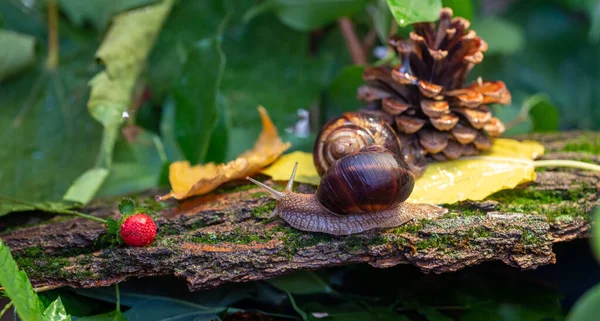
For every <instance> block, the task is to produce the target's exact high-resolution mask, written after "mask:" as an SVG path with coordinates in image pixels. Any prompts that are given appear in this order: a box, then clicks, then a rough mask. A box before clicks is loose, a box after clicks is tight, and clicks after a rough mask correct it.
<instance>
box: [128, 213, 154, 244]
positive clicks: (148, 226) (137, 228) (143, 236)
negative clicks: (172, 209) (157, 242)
mask: <svg viewBox="0 0 600 321" xmlns="http://www.w3.org/2000/svg"><path fill="white" fill-rule="evenodd" d="M155 236H156V224H154V221H153V220H152V219H151V218H150V216H148V215H146V214H142V213H140V214H135V215H133V216H130V217H128V218H127V219H126V220H125V222H123V224H121V238H122V239H123V241H125V244H127V245H129V246H146V245H148V244H150V243H152V240H154V237H155Z"/></svg>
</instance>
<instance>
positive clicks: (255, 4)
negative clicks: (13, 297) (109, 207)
mask: <svg viewBox="0 0 600 321" xmlns="http://www.w3.org/2000/svg"><path fill="white" fill-rule="evenodd" d="M166 2H168V1H167V0H165V1H164V3H166ZM52 3H54V1H52V0H39V1H25V0H0V195H1V196H4V197H10V198H14V199H19V200H21V201H19V202H2V201H0V216H2V215H4V214H8V213H10V212H13V211H24V210H29V209H31V208H42V207H43V206H50V207H52V208H69V207H72V206H76V205H77V204H75V203H72V202H68V203H64V202H62V203H59V202H58V201H61V200H62V199H63V198H65V199H68V200H71V201H77V202H80V203H87V202H88V201H89V200H90V199H91V198H92V197H106V196H115V195H124V194H127V193H131V192H136V191H140V190H144V189H148V188H156V187H163V188H167V187H168V181H167V179H166V177H167V169H168V164H169V163H170V162H173V161H176V160H184V159H187V160H189V161H190V162H192V163H204V162H209V161H214V162H223V161H228V160H231V159H233V158H235V157H236V156H237V155H238V154H239V153H241V152H242V151H244V150H246V149H248V148H250V147H251V146H252V144H253V143H254V141H255V139H256V137H257V136H258V133H259V131H260V121H259V115H258V112H257V110H256V108H257V106H258V105H263V106H265V107H266V108H267V110H268V112H269V114H270V115H271V117H272V118H273V120H274V122H275V124H276V125H277V126H278V128H279V130H280V134H281V136H283V138H284V140H288V141H291V142H292V144H293V148H292V149H293V150H306V151H309V150H311V148H312V144H313V141H314V138H315V134H316V132H317V131H318V130H319V129H320V126H321V125H322V124H323V123H324V122H325V121H326V120H327V119H328V118H330V117H333V116H336V115H339V114H340V113H342V112H344V111H352V110H355V109H357V108H359V107H360V102H358V101H357V100H356V99H355V97H356V88H357V86H358V85H360V84H361V81H362V80H361V73H362V67H361V66H357V65H353V63H352V59H351V56H350V54H349V52H348V49H347V47H346V44H345V42H344V37H343V36H342V33H341V32H340V29H339V28H338V25H337V23H336V20H337V19H339V18H340V17H344V16H347V17H350V18H351V20H352V22H353V24H354V27H355V30H356V33H357V35H358V36H359V37H360V38H364V37H366V35H367V34H369V33H373V34H374V35H376V36H377V37H376V43H375V46H374V47H372V48H370V50H369V51H368V52H367V53H368V57H369V63H371V64H376V63H382V62H384V61H389V60H392V59H394V57H390V56H386V55H385V38H386V36H387V34H388V32H389V30H390V29H391V27H392V23H393V21H394V18H395V19H396V20H397V21H399V22H400V24H401V25H402V26H400V27H399V28H398V30H397V32H398V33H399V34H401V35H407V34H408V32H409V30H410V27H409V26H403V24H409V23H410V22H415V21H422V20H431V19H434V18H435V16H436V15H437V12H438V10H439V8H440V7H441V6H442V5H444V6H450V7H452V8H453V10H454V12H455V15H457V16H463V17H465V18H468V19H470V20H471V21H472V29H474V30H475V31H476V32H477V33H478V34H479V35H481V36H482V37H483V38H484V40H486V41H487V42H488V44H489V50H488V52H487V53H486V54H485V59H484V61H483V63H482V64H480V65H478V66H476V68H475V69H474V70H473V71H472V72H471V74H470V76H469V78H470V79H471V80H474V79H476V78H477V77H479V76H481V77H483V78H484V79H489V80H496V79H499V80H503V81H505V82H506V84H507V86H508V88H509V89H510V90H511V92H512V95H513V103H512V105H511V106H508V107H495V108H494V111H495V112H496V114H497V115H498V116H499V117H500V118H501V119H502V120H504V121H505V122H506V123H511V122H512V121H514V120H515V119H518V117H519V115H520V116H521V117H522V121H520V122H517V123H518V124H517V125H516V126H514V127H512V128H511V129H510V130H509V131H508V132H507V134H508V135H511V134H521V133H526V132H531V131H556V130H572V129H579V130H594V129H595V130H597V129H600V108H598V107H597V106H598V104H599V102H600V90H599V87H600V83H599V80H600V59H598V57H600V44H599V41H600V4H599V3H598V2H597V1H594V0H555V1H546V0H513V1H509V0H498V1H491V0H445V1H441V2H440V1H439V0H427V1H425V0H424V1H410V0H388V1H386V0H304V1H299V0H264V1H258V0H247V1H234V0H224V1H222V0H204V1H196V0H179V1H174V2H173V5H172V7H171V10H170V12H169V13H168V16H167V18H166V21H165V23H164V25H162V26H156V27H157V28H159V30H160V32H159V34H158V37H157V39H156V41H155V43H154V45H153V46H151V48H152V50H151V52H150V54H149V57H148V58H147V59H146V60H144V59H142V60H141V61H139V64H140V65H139V66H140V68H141V74H140V75H139V77H137V81H136V83H135V86H134V87H133V88H132V89H131V90H129V89H128V91H131V99H130V101H127V99H126V100H125V102H126V103H127V105H126V108H127V111H128V114H129V117H128V118H127V119H125V120H118V121H116V123H119V122H124V124H123V126H122V127H120V128H119V131H118V132H116V133H117V138H116V143H115V144H114V146H113V144H112V143H108V142H107V139H106V137H104V138H103V133H104V136H106V135H107V134H106V132H107V129H105V128H103V126H102V125H101V124H100V123H99V122H98V121H96V120H95V119H94V118H93V117H92V116H91V115H90V113H89V112H88V101H89V99H90V80H91V79H92V77H94V75H97V74H98V73H100V72H103V71H106V70H107V69H106V66H107V65H109V66H110V64H109V60H108V59H107V60H106V61H105V60H103V62H104V63H106V65H103V64H100V63H98V60H97V59H96V58H97V57H95V52H96V51H97V50H98V48H99V47H100V45H101V44H102V43H103V42H104V41H107V40H106V35H107V34H108V33H109V30H111V29H110V28H111V25H112V24H111V21H112V20H111V19H112V18H114V17H115V15H117V14H119V13H122V12H131V11H134V10H136V9H140V8H142V9H143V8H146V7H147V6H155V5H158V4H159V3H163V2H161V1H155V0H116V1H109V2H107V1H101V0H88V1H81V0H57V1H56V3H57V6H58V10H59V20H58V22H59V23H58V34H59V43H58V44H59V46H58V47H59V63H58V65H57V66H56V68H48V64H47V56H48V54H49V51H50V50H49V47H48V43H49V39H48V35H49V30H48V28H49V27H48V26H49V22H48V18H47V11H48V8H49V6H50V5H51V4H52ZM390 9H391V10H390ZM392 13H393V14H392ZM143 23H156V22H149V21H139V23H138V24H137V26H138V28H139V26H141V24H143ZM130 27H131V28H136V25H135V24H133V25H131V26H130ZM151 27H152V26H151ZM130 31H131V30H130ZM120 32H121V34H122V35H125V36H127V34H128V32H127V30H126V28H125V29H123V30H121V31H120ZM138 49H139V48H138ZM127 50H132V51H129V52H128V51H127ZM135 50H136V48H135V47H134V48H125V49H123V50H121V51H120V53H119V54H120V56H119V55H117V56H116V57H113V58H114V59H113V60H112V63H116V64H118V63H119V62H122V61H125V60H126V59H125V58H127V57H128V55H131V54H132V53H136V51H135ZM382 52H383V54H382ZM376 53H377V54H376ZM388 53H389V52H388ZM108 71H110V70H108ZM108 74H109V76H110V77H112V78H111V79H112V80H114V81H119V80H122V79H123V78H120V75H118V74H111V73H110V72H109V73H108ZM116 89H123V88H122V87H117V88H116ZM113 96H117V95H116V93H113V94H111V93H110V91H109V92H108V93H107V95H106V97H105V98H107V101H110V100H111V99H114V98H115V97H113ZM300 109H306V110H308V111H309V112H310V115H311V117H310V120H311V131H310V133H308V134H309V135H308V136H307V137H304V136H299V135H297V133H295V132H294V131H286V130H285V129H287V128H292V127H293V126H294V124H295V123H296V122H297V121H298V120H299V118H298V115H297V112H298V110H300ZM95 115H97V114H95ZM104 125H106V124H104ZM86 171H87V172H86ZM84 173H88V174H86V175H83V174H84ZM74 182H76V184H75V185H73V184H74ZM72 186H75V188H73V189H71V190H70V191H69V192H67V191H68V190H69V187H72ZM97 188H99V189H98V190H96V189H97ZM22 201H25V202H30V203H32V204H33V203H35V204H37V205H35V206H34V205H31V206H28V205H24V204H26V203H22ZM43 202H44V203H43ZM304 277H306V276H304ZM309 277H310V276H309ZM330 277H331V276H325V277H324V278H326V279H328V282H327V283H323V281H320V282H317V284H316V285H314V286H315V287H319V286H321V288H320V290H318V291H317V292H318V293H327V294H330V293H331V291H333V290H332V288H331V287H330V285H328V284H333V283H334V279H335V278H334V277H331V279H329V278H330ZM311 278H312V280H313V281H314V280H315V279H314V276H313V277H311ZM294 282H297V280H296V281H294ZM290 284H292V286H291V287H290ZM294 284H295V283H286V282H279V283H277V282H273V283H271V286H274V287H275V288H277V289H278V290H279V291H283V292H277V295H275V294H273V293H274V292H273V291H274V290H273V289H272V288H267V287H261V288H260V289H259V290H258V291H267V292H268V291H271V292H269V293H270V295H271V296H268V295H267V296H266V297H268V298H270V299H271V300H273V301H272V302H271V303H273V302H276V300H284V299H285V298H286V297H285V293H288V295H289V296H290V298H292V295H295V294H296V293H294V291H297V290H298V286H299V285H294ZM311 284H312V283H310V282H308V283H305V284H302V286H307V285H311ZM323 284H325V285H323ZM323 286H325V287H323ZM248 291H249V290H248ZM252 291H257V290H256V289H252ZM252 291H250V292H248V293H251V294H247V293H246V292H244V293H246V295H256V293H255V292H252ZM542 292H543V291H542ZM596 292H598V290H596V291H595V292H594V293H596ZM282 293H283V294H284V297H283V299H282V298H281V294H282ZM299 294H300V295H302V294H306V293H299ZM593 295H595V296H597V294H593ZM593 295H590V297H593ZM465 296H466V298H463V299H464V300H467V301H468V300H469V295H465ZM532 296H535V295H533V294H532ZM63 298H64V297H63ZM156 300H159V299H156ZM160 300H162V299H160ZM160 300H159V301H160ZM544 300H546V301H552V300H556V298H554V297H552V298H550V297H548V298H545V299H543V300H542V301H544ZM358 301H360V300H358ZM358 301H356V302H358ZM467 301H461V302H457V303H456V304H459V305H460V304H462V305H461V306H470V305H469V304H483V306H485V304H484V303H481V302H475V303H473V302H470V301H468V302H467ZM546 301H544V302H546ZM49 302H57V303H54V304H55V305H57V304H60V308H61V309H62V304H63V303H62V302H61V301H54V299H53V300H48V303H49ZM160 302H161V304H166V306H168V307H169V308H170V309H175V307H174V306H172V305H173V304H175V303H173V302H170V301H169V300H166V301H165V302H166V303H165V302H163V301H160ZM291 302H294V301H291ZM356 302H355V301H352V302H351V303H348V304H350V305H352V306H348V307H346V308H345V310H347V311H354V310H353V309H355V310H358V312H357V313H358V314H356V315H354V316H353V317H356V318H359V319H361V320H363V319H364V320H366V319H382V318H383V319H389V318H390V317H391V316H390V315H392V314H393V315H394V317H395V318H396V319H398V320H406V317H405V316H403V315H401V316H398V315H397V314H395V313H393V311H392V310H391V309H390V308H389V307H390V306H391V305H389V306H386V307H383V306H382V305H381V304H379V303H377V304H374V303H373V304H371V303H369V304H368V305H367V306H368V307H369V309H366V310H365V309H363V310H365V311H363V310H361V307H362V308H364V305H360V304H359V306H358V307H357V306H354V305H353V304H357V303H356ZM552 302H555V301H552ZM64 303H65V305H66V306H67V310H69V304H68V302H67V301H65V302H64ZM134 303H135V304H140V303H139V302H134ZM134 303H131V305H130V307H131V309H134V308H135V307H136V306H138V307H139V309H140V310H139V311H143V310H144V308H145V307H146V306H145V305H135V304H134ZM230 303H231V302H230ZM546 303H547V302H546ZM310 304H312V305H310ZM315 304H316V303H315V302H312V303H311V302H310V301H308V302H307V301H299V305H300V306H296V305H295V303H294V304H293V305H294V306H293V307H292V308H293V309H295V310H294V311H297V312H298V311H307V312H318V311H321V310H320V309H322V307H320V306H316V305H315ZM405 304H406V302H405ZM227 305H228V303H223V302H219V303H215V306H216V307H218V308H214V309H213V308H210V309H208V310H202V309H199V310H200V312H199V314H198V315H197V316H196V317H197V320H204V319H203V318H205V319H207V320H208V319H210V318H212V317H213V316H214V315H216V314H218V313H221V312H222V311H223V309H225V308H226V307H227ZM302 305H304V306H302ZM47 306H49V304H45V307H47ZM423 306H424V305H422V304H421V305H418V306H417V307H410V306H408V307H404V308H406V309H413V308H414V309H416V310H419V309H421V310H419V313H420V314H421V315H422V316H425V317H426V318H427V319H429V320H448V316H445V315H440V313H439V311H438V310H435V309H433V310H432V309H429V310H428V309H426V308H423ZM540 307H542V308H541V309H542V311H539V310H536V309H538V308H540ZM50 308H52V306H50ZM521 308H522V307H520V306H519V308H518V309H517V310H514V309H513V310H510V308H509V309H508V310H506V309H505V310H502V311H504V312H498V311H500V310H501V309H500V308H499V307H495V308H494V309H496V310H494V311H496V312H495V313H497V315H498V318H497V320H533V319H534V317H531V318H526V317H522V318H509V317H505V316H506V315H509V316H510V315H513V316H514V315H517V316H523V315H525V316H528V314H527V313H538V314H536V315H534V316H535V317H538V316H539V317H540V318H542V317H547V318H551V319H554V318H555V319H556V320H558V319H560V316H561V315H562V313H561V312H560V307H557V306H556V305H549V306H544V305H537V306H536V308H535V309H533V310H527V309H525V308H522V309H525V310H526V311H521V310H519V309H521ZM165 309H166V308H165ZM215 309H216V310H215ZM490 309H491V308H490ZM498 309H500V310H498ZM534 310H535V311H534ZM181 311H182V312H181V313H187V312H189V311H187V310H185V309H182V310H181ZM194 311H197V310H194ZM474 311H475V312H473V311H471V315H470V319H469V318H465V320H471V319H472V320H476V319H478V318H479V317H481V316H482V315H481V314H479V315H478V314H476V313H484V312H481V311H480V312H478V311H479V310H477V309H475V310H474ZM482 311H488V310H485V309H484V310H482ZM507 311H508V312H507ZM515 311H516V312H515ZM532 311H534V312H532ZM105 312H106V311H105ZM330 312H331V313H334V312H332V311H330ZM488 312H489V311H488ZM390 313H392V314H390ZM489 313H491V312H489ZM502 313H505V315H503V314H502ZM507 313H508V314H507ZM511 313H512V314H511ZM125 314H126V315H128V317H131V316H132V315H133V312H129V314H127V313H125ZM298 314H299V315H302V313H300V312H298ZM82 315H83V314H82ZM306 315H307V317H310V318H313V317H314V314H310V313H308V314H306ZM467 315H469V314H467ZM115 317H119V318H120V317H122V316H121V314H120V312H118V313H117V312H109V314H108V315H107V317H106V318H105V319H107V320H108V319H113V318H115ZM330 319H331V320H338V319H339V320H342V319H348V318H339V316H338V317H337V318H336V317H335V316H334V317H332V318H330ZM538 319H539V318H538ZM99 320H104V319H99ZM536 320H537V319H536Z"/></svg>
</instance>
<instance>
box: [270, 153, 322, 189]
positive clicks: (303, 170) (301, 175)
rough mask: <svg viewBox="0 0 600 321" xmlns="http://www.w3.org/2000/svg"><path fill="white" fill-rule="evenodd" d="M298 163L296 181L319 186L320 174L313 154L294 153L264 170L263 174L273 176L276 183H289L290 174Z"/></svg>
mask: <svg viewBox="0 0 600 321" xmlns="http://www.w3.org/2000/svg"><path fill="white" fill-rule="evenodd" d="M296 162H298V169H296V178H295V179H294V181H295V182H299V183H306V184H312V185H319V182H320V181H321V178H320V177H319V173H317V169H316V168H315V164H314V162H313V155H312V154H311V153H305V152H292V153H289V154H286V155H283V156H281V157H280V158H279V159H278V160H277V161H276V162H275V163H273V165H271V166H269V168H267V169H264V170H262V171H261V173H263V174H265V175H269V176H271V178H272V179H273V180H276V181H287V180H288V179H290V174H291V173H292V169H293V168H294V164H296Z"/></svg>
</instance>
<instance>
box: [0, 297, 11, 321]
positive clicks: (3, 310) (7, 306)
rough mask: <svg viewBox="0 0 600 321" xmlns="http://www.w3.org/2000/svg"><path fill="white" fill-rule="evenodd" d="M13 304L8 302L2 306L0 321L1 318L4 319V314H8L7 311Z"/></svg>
mask: <svg viewBox="0 0 600 321" xmlns="http://www.w3.org/2000/svg"><path fill="white" fill-rule="evenodd" d="M13 304H14V303H13V301H10V302H8V303H7V304H6V305H5V306H4V308H3V309H2V311H0V320H2V318H4V315H5V314H6V312H8V310H9V309H10V308H12V306H13Z"/></svg>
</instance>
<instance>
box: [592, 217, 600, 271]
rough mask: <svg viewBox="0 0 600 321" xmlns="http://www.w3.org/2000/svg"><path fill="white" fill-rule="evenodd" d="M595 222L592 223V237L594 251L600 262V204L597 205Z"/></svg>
mask: <svg viewBox="0 0 600 321" xmlns="http://www.w3.org/2000/svg"><path fill="white" fill-rule="evenodd" d="M592 218H593V221H594V224H593V225H592V237H591V239H590V241H591V245H592V252H593V254H594V256H595V257H596V260H597V261H598V262H599V263H600V206H597V207H596V209H595V210H594V214H593V216H592Z"/></svg>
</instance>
